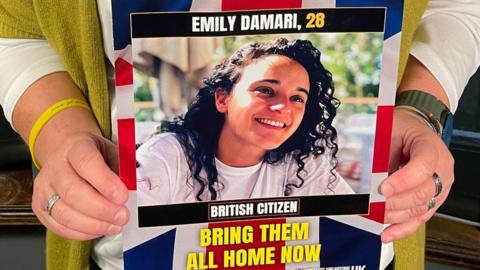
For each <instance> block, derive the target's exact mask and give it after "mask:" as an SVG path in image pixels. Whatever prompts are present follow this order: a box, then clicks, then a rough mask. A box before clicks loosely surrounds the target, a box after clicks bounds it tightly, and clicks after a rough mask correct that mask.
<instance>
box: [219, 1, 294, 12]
mask: <svg viewBox="0 0 480 270" xmlns="http://www.w3.org/2000/svg"><path fill="white" fill-rule="evenodd" d="M301 7H302V0H265V1H238V0H222V11H231V10H252V9H282V8H301Z"/></svg>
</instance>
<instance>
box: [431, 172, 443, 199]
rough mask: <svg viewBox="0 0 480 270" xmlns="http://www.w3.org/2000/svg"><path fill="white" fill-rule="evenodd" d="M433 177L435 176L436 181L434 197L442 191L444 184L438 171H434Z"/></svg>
mask: <svg viewBox="0 0 480 270" xmlns="http://www.w3.org/2000/svg"><path fill="white" fill-rule="evenodd" d="M432 178H433V182H434V183H435V195H434V196H433V197H434V198H437V197H438V195H440V193H442V190H443V184H442V180H440V176H438V174H437V173H436V172H434V173H433V175H432Z"/></svg>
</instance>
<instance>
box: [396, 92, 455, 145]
mask: <svg viewBox="0 0 480 270" xmlns="http://www.w3.org/2000/svg"><path fill="white" fill-rule="evenodd" d="M395 106H402V107H403V106H407V107H410V108H411V109H412V110H413V111H415V112H416V113H417V114H419V115H420V116H421V117H423V118H424V119H425V120H427V121H428V123H430V125H431V127H432V128H433V130H434V131H435V132H436V133H437V134H438V135H439V136H440V137H441V138H442V140H443V142H444V143H445V144H446V145H447V146H448V145H449V144H450V138H451V136H452V130H453V115H452V113H451V112H450V110H449V109H448V107H447V106H446V105H445V104H443V102H441V101H440V100H439V99H438V98H436V97H434V96H432V95H430V94H428V93H426V92H423V91H418V90H408V91H404V92H402V93H400V94H399V95H398V96H397V98H396V102H395Z"/></svg>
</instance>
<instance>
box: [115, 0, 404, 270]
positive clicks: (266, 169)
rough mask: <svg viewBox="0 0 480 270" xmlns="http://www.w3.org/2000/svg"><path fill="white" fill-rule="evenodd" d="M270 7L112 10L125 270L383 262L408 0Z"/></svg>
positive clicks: (207, 4) (133, 6) (180, 4)
mask: <svg viewBox="0 0 480 270" xmlns="http://www.w3.org/2000/svg"><path fill="white" fill-rule="evenodd" d="M257 2H258V3H242V2H241V1H193V2H190V1H175V3H167V2H166V1H152V0H150V1H135V3H130V1H115V0H114V1H113V2H112V8H113V25H114V29H113V32H114V45H115V53H114V56H115V84H116V101H117V106H118V122H117V126H118V136H119V137H118V139H119V141H118V143H119V152H120V177H121V178H122V180H123V181H124V182H125V184H126V185H127V187H128V188H129V190H130V197H129V201H128V207H129V210H130V213H131V219H130V222H129V223H128V225H127V226H126V229H125V230H124V233H123V239H124V261H125V269H189V270H193V269H232V268H233V269H381V268H382V267H384V265H382V263H381V261H380V258H381V256H380V255H381V248H382V244H381V241H380V236H379V235H380V233H381V231H382V230H383V226H384V225H383V212H384V205H385V203H384V198H383V197H382V196H381V195H380V194H378V186H379V184H380V183H381V181H382V180H383V179H384V178H386V176H387V168H388V156H389V142H390V132H391V123H392V116H393V115H392V113H393V104H394V96H395V87H396V81H397V79H396V76H397V62H398V57H399V48H400V35H401V32H400V26H401V18H402V16H401V14H402V11H403V3H400V2H398V1H369V2H361V3H360V2H358V1H305V0H304V1H275V2H273V1H257ZM297 2H298V3H297ZM394 2H395V3H394ZM388 256H391V254H386V255H385V254H384V256H383V257H388ZM384 261H388V258H387V259H384Z"/></svg>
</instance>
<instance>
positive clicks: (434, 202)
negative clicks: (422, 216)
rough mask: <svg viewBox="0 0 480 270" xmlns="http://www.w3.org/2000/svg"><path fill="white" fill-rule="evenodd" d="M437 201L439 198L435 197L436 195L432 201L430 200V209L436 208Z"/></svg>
mask: <svg viewBox="0 0 480 270" xmlns="http://www.w3.org/2000/svg"><path fill="white" fill-rule="evenodd" d="M436 203H437V199H435V197H433V198H431V199H430V201H428V210H430V209H432V208H434V207H435V204H436Z"/></svg>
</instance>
